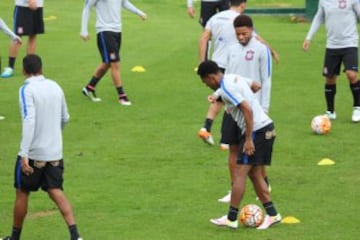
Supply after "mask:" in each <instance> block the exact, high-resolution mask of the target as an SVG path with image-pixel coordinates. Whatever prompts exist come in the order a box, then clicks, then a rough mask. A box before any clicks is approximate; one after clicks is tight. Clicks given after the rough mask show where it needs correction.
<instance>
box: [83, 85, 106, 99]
mask: <svg viewBox="0 0 360 240" xmlns="http://www.w3.org/2000/svg"><path fill="white" fill-rule="evenodd" d="M82 93H83V94H84V96H86V97H88V98H89V99H90V100H91V101H93V102H100V101H101V98H98V97H96V94H95V91H91V90H89V89H87V88H86V87H84V88H83V89H82Z"/></svg>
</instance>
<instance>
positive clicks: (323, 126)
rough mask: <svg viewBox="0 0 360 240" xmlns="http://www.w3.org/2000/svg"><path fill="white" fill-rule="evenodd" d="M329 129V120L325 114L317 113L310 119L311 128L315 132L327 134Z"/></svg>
mask: <svg viewBox="0 0 360 240" xmlns="http://www.w3.org/2000/svg"><path fill="white" fill-rule="evenodd" d="M330 129H331V121H330V119H329V117H328V116H326V115H318V116H315V117H314V118H313V119H312V120H311V130H312V131H313V132H314V133H316V134H320V135H323V134H327V133H328V132H329V131H330Z"/></svg>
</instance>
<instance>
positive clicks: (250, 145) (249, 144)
mask: <svg viewBox="0 0 360 240" xmlns="http://www.w3.org/2000/svg"><path fill="white" fill-rule="evenodd" d="M254 152H255V146H254V142H253V141H252V139H246V140H245V143H244V146H243V153H245V154H246V155H248V156H251V155H253V154H254Z"/></svg>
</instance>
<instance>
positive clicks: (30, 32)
mask: <svg viewBox="0 0 360 240" xmlns="http://www.w3.org/2000/svg"><path fill="white" fill-rule="evenodd" d="M43 5H44V1H43V0H28V1H24V0H15V9H14V32H15V34H17V35H18V36H20V37H22V36H28V41H27V49H26V52H27V54H33V53H35V51H36V36H37V35H38V34H43V33H44V31H45V30H44V19H43ZM20 46H21V45H20V44H18V43H17V42H16V41H15V42H14V41H11V42H10V47H9V62H8V66H7V67H5V68H4V71H3V72H2V74H1V77H2V78H9V77H12V76H13V75H14V66H15V61H16V57H17V55H18V53H19V49H20Z"/></svg>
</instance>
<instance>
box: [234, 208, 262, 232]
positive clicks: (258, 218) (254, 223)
mask: <svg viewBox="0 0 360 240" xmlns="http://www.w3.org/2000/svg"><path fill="white" fill-rule="evenodd" d="M263 219H264V214H263V211H262V210H261V208H260V207H259V206H258V205H256V204H248V205H246V206H244V207H243V208H242V209H241V210H240V216H239V220H240V222H241V223H242V224H243V225H244V226H246V227H258V226H259V225H260V224H261V223H262V221H263Z"/></svg>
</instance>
